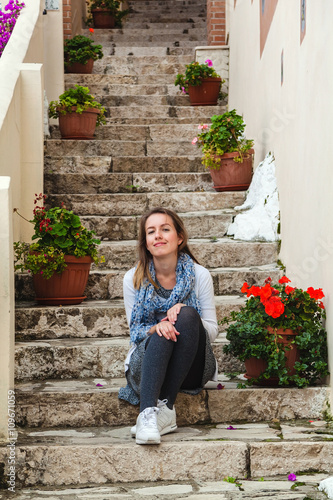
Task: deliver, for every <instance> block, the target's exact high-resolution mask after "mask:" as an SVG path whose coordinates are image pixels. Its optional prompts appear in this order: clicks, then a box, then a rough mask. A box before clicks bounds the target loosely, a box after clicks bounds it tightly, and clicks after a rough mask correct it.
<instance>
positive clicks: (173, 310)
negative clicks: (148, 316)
mask: <svg viewBox="0 0 333 500" xmlns="http://www.w3.org/2000/svg"><path fill="white" fill-rule="evenodd" d="M184 306H185V304H181V303H178V304H175V305H174V306H172V307H170V309H169V310H168V312H167V315H166V318H165V319H167V320H168V321H170V323H172V324H173V325H174V324H175V323H176V321H177V318H178V314H179V313H180V310H181V308H182V307H184ZM163 320H164V318H163ZM163 320H162V321H163Z"/></svg>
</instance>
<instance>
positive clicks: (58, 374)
mask: <svg viewBox="0 0 333 500" xmlns="http://www.w3.org/2000/svg"><path fill="white" fill-rule="evenodd" d="M65 328H66V326H65ZM126 331H128V329H126ZM225 343H226V341H225V338H224V337H222V338H221V339H219V340H216V341H215V342H214V343H213V345H212V347H213V351H214V354H215V358H216V360H217V363H218V369H219V372H222V371H230V372H235V371H238V370H239V369H242V367H243V363H240V362H239V361H238V360H236V359H231V357H230V356H226V355H225V354H224V353H223V346H224V345H225ZM128 350H129V339H128V337H127V338H126V337H124V336H123V337H113V336H110V337H109V338H90V337H89V338H87V337H83V338H74V339H73V338H61V339H43V340H32V341H24V342H20V341H18V342H16V345H15V380H16V381H27V380H49V379H67V380H68V379H77V378H78V379H81V378H87V377H99V378H119V377H122V376H123V374H124V361H125V358H126V356H127V353H128ZM224 360H226V363H224Z"/></svg>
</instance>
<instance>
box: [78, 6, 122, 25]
mask: <svg viewBox="0 0 333 500" xmlns="http://www.w3.org/2000/svg"><path fill="white" fill-rule="evenodd" d="M87 5H88V12H89V15H88V17H87V20H86V24H87V25H88V26H90V25H91V24H92V23H93V18H92V11H93V10H107V11H108V13H110V14H113V15H114V16H115V23H116V27H118V28H120V27H121V25H122V19H123V17H125V16H126V15H127V14H128V13H129V10H128V9H124V10H119V9H120V2H119V1H118V0H93V1H92V2H91V3H89V2H87Z"/></svg>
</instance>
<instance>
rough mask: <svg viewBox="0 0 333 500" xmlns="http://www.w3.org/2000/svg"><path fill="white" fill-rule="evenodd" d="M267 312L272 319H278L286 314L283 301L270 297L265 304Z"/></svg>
mask: <svg viewBox="0 0 333 500" xmlns="http://www.w3.org/2000/svg"><path fill="white" fill-rule="evenodd" d="M265 312H266V314H268V315H269V316H272V318H278V317H279V316H281V314H283V312H284V305H283V302H282V300H281V299H279V298H278V297H270V299H269V300H267V301H266V302H265Z"/></svg>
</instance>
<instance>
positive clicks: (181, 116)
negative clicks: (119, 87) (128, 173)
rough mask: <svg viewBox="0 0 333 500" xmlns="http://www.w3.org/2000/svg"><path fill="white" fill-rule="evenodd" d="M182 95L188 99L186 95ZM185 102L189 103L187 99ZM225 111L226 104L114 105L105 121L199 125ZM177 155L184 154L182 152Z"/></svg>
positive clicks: (134, 123) (109, 109)
mask: <svg viewBox="0 0 333 500" xmlns="http://www.w3.org/2000/svg"><path fill="white" fill-rule="evenodd" d="M183 97H184V99H189V98H188V97H187V96H183ZM187 104H189V100H188V103H187ZM225 111H226V106H225V105H222V104H221V105H217V106H189V105H186V106H153V107H151V108H149V106H119V107H116V106H115V107H110V108H108V109H107V112H108V116H109V117H110V118H107V122H108V123H110V124H116V123H127V124H133V125H150V124H165V125H168V124H173V123H179V124H190V123H193V122H194V123H196V125H199V124H200V123H207V122H208V121H210V118H211V117H212V116H213V115H220V114H223V113H224V112H225ZM124 156H125V155H124ZM126 156H128V155H126ZM159 156H162V155H159ZM169 156H170V155H169ZM171 156H172V155H171ZM179 156H184V154H180V155H179Z"/></svg>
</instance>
